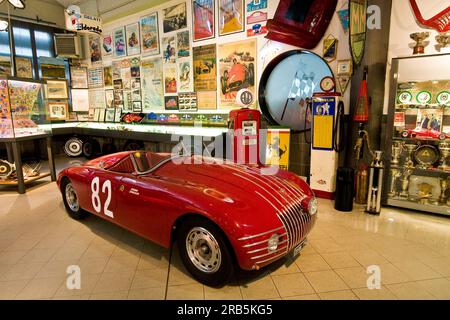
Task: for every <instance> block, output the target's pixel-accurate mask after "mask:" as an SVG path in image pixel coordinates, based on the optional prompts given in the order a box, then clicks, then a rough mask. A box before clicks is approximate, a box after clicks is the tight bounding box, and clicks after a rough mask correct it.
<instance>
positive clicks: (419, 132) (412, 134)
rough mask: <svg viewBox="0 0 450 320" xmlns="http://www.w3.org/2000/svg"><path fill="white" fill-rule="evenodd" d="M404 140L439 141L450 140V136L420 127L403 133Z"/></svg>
mask: <svg viewBox="0 0 450 320" xmlns="http://www.w3.org/2000/svg"><path fill="white" fill-rule="evenodd" d="M402 136H403V138H416V139H419V140H420V139H423V140H426V139H439V140H445V139H450V136H449V135H448V134H446V133H443V132H440V131H437V130H432V129H430V130H429V129H424V128H421V127H418V128H416V129H413V130H411V129H410V130H405V131H403V132H402Z"/></svg>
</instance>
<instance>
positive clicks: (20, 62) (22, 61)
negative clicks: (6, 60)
mask: <svg viewBox="0 0 450 320" xmlns="http://www.w3.org/2000/svg"><path fill="white" fill-rule="evenodd" d="M16 70H17V73H16V76H17V77H19V78H33V67H32V62H31V59H30V58H21V57H16Z"/></svg>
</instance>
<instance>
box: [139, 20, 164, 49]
mask: <svg viewBox="0 0 450 320" xmlns="http://www.w3.org/2000/svg"><path fill="white" fill-rule="evenodd" d="M139 24H140V27H141V52H142V55H155V54H159V52H160V51H159V28H158V13H157V12H155V13H152V14H150V15H148V16H145V17H142V18H141V19H140V20H139Z"/></svg>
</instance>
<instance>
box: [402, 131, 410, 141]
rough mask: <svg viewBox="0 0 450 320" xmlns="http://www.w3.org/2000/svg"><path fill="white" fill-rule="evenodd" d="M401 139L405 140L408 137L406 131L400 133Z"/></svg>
mask: <svg viewBox="0 0 450 320" xmlns="http://www.w3.org/2000/svg"><path fill="white" fill-rule="evenodd" d="M402 137H403V138H405V139H406V138H408V137H409V132H408V131H403V132H402Z"/></svg>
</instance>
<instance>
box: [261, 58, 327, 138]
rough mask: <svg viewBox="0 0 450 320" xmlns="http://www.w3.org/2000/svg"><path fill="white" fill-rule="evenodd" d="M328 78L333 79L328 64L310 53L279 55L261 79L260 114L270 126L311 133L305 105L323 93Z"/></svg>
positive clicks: (308, 115) (308, 113) (308, 114)
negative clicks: (322, 83) (316, 95)
mask: <svg viewBox="0 0 450 320" xmlns="http://www.w3.org/2000/svg"><path fill="white" fill-rule="evenodd" d="M327 77H328V78H331V79H334V76H333V72H332V71H331V69H330V67H329V66H328V64H327V62H326V61H325V60H323V59H322V58H321V57H320V56H318V55H317V54H315V53H313V52H310V51H303V50H293V51H288V52H285V53H283V54H281V55H279V56H278V57H276V58H275V59H274V60H272V62H270V64H269V65H268V66H267V68H266V69H265V70H264V73H263V75H262V77H261V81H260V85H259V102H260V107H261V111H262V113H263V114H264V116H265V117H266V119H267V120H268V121H269V122H270V124H272V125H279V126H284V127H289V128H291V129H292V130H294V131H306V130H310V129H311V119H310V111H309V108H308V104H309V102H310V101H311V98H312V96H313V94H314V93H320V92H322V89H321V87H320V85H321V81H322V79H324V78H327ZM331 90H332V91H333V90H335V89H334V88H333V89H331Z"/></svg>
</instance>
